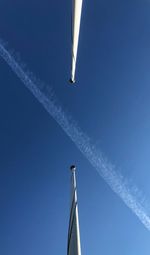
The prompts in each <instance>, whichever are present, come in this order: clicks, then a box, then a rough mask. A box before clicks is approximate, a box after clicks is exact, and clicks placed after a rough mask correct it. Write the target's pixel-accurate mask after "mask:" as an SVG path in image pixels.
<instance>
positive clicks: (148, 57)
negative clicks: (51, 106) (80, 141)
mask: <svg viewBox="0 0 150 255" xmlns="http://www.w3.org/2000/svg"><path fill="white" fill-rule="evenodd" d="M70 10H71V1H65V2H62V3H60V1H56V0H55V1H46V0H44V1H34V0H31V1H30V2H29V1H28V2H27V1H23V0H22V1H21V0H20V1H19V0H18V1H17V0H16V1H13V2H10V1H8V0H5V1H4V0H2V1H1V2H0V38H2V39H4V40H5V41H6V42H8V48H10V49H13V50H14V51H15V54H17V52H18V53H19V55H20V59H21V60H20V61H19V62H21V63H22V61H23V62H25V63H26V65H27V67H26V69H27V70H31V71H32V72H33V73H34V74H35V76H36V77H37V78H39V79H40V80H42V81H44V82H46V83H47V84H48V86H51V87H52V88H53V90H54V92H55V94H56V96H57V98H58V99H59V101H60V102H61V104H62V105H63V107H64V110H65V111H67V112H69V113H70V114H71V115H72V116H73V118H74V119H75V120H76V121H77V122H78V125H79V126H80V127H81V128H82V130H83V131H84V132H85V133H86V134H88V136H89V137H90V138H91V139H92V141H93V142H94V144H95V145H96V147H97V148H98V149H100V150H101V151H102V152H103V153H104V155H105V156H106V157H107V159H108V161H109V162H111V163H112V164H114V165H115V166H116V169H117V170H118V171H119V172H120V173H121V174H123V176H124V177H125V178H127V179H129V180H130V179H131V180H132V182H133V183H134V184H136V185H137V187H138V188H139V190H141V192H142V193H143V195H142V196H144V197H145V198H146V199H147V200H148V202H149V203H150V201H149V196H150V186H149V178H150V173H149V166H150V157H149V151H150V132H149V131H150V120H149V108H150V100H149V94H150V87H149V84H150V76H149V66H150V48H149V45H150V33H149V27H150V17H149V12H150V2H149V1H140V0H139V1H138V0H137V1H132V0H130V1H124V0H122V1H117V0H114V1H113V2H112V1H110V0H108V1H99V2H97V1H95V0H93V1H86V0H85V1H84V3H83V15H82V24H81V35H80V44H79V52H78V63H77V75H76V80H77V85H76V87H71V86H69V84H68V79H69V76H70V52H71V45H70V44H71V42H70V39H71V35H70V27H71V24H70V19H71V18H70ZM18 58H19V57H18ZM0 70H1V71H0V85H1V93H0V116H1V125H0V151H1V153H0V194H1V195H0V198H1V210H0V226H1V228H0V243H1V245H0V253H1V254H3V255H10V254H11V255H20V254H22V255H26V254H28V255H34V254H36V255H40V254H45V255H47V254H62V255H63V254H64V255H65V254H66V247H67V245H66V243H67V227H68V217H69V201H70V200H69V195H70V194H69V192H70V173H69V170H68V169H69V166H70V164H72V163H76V165H77V167H78V172H77V180H78V199H79V216H80V226H81V241H82V253H83V254H87V255H90V254H93V253H94V254H95V255H98V254H104V255H108V254H111V255H118V254H122V255H131V254H136V255H148V254H149V250H150V241H149V238H150V233H149V231H148V230H147V229H146V228H145V227H144V225H143V224H142V223H141V222H140V221H139V219H138V218H137V217H136V216H135V215H134V214H133V213H132V212H131V210H130V209H129V208H127V207H126V206H125V205H124V203H123V202H122V200H121V199H120V198H119V197H118V196H117V195H116V194H115V193H113V192H112V190H111V189H110V188H109V187H108V185H107V184H106V183H105V182H104V181H103V179H101V178H99V176H98V174H97V172H96V171H95V170H94V168H93V167H92V166H91V165H90V164H89V162H88V161H87V159H86V158H84V156H83V155H81V153H80V152H79V151H78V149H77V148H76V147H75V145H74V144H73V143H72V142H71V140H70V139H69V138H68V137H67V136H66V134H65V133H64V132H63V131H62V130H61V128H60V127H59V126H58V124H57V123H56V122H55V121H54V120H53V119H52V118H51V117H50V116H49V114H48V113H47V112H46V111H45V110H44V108H43V107H42V105H41V104H40V103H39V102H38V101H37V100H36V99H35V98H34V97H33V95H32V94H31V93H30V92H29V91H28V90H27V89H26V88H25V86H24V85H23V84H22V82H21V81H20V80H19V79H18V78H17V77H16V75H15V74H14V73H13V72H12V71H11V70H10V68H9V67H8V65H7V64H6V63H5V62H4V61H3V60H2V59H0ZM139 197H140V196H139Z"/></svg>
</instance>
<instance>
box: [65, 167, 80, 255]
mask: <svg viewBox="0 0 150 255" xmlns="http://www.w3.org/2000/svg"><path fill="white" fill-rule="evenodd" d="M70 170H71V188H72V194H71V208H70V220H69V229H68V247H67V255H81V244H80V229H79V217H78V203H77V187H76V174H75V172H76V167H75V166H71V167H70Z"/></svg>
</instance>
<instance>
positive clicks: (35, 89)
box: [0, 42, 150, 230]
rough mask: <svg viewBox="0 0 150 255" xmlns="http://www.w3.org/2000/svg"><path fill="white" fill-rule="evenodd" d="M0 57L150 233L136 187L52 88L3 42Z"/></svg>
mask: <svg viewBox="0 0 150 255" xmlns="http://www.w3.org/2000/svg"><path fill="white" fill-rule="evenodd" d="M0 56H1V57H2V58H3V59H4V60H5V62H6V63H7V64H8V65H9V66H10V67H11V69H12V70H13V71H14V73H15V74H16V75H17V76H18V77H19V78H20V80H21V81H22V82H23V83H24V85H25V86H26V87H27V88H28V89H29V90H30V91H31V92H32V93H33V95H34V96H35V97H36V98H37V99H38V101H39V102H40V103H41V104H42V105H43V106H44V108H45V109H46V110H47V112H48V113H49V114H50V115H51V116H52V117H53V118H54V119H55V120H56V122H57V123H58V124H59V125H60V126H61V128H62V129H63V130H64V131H65V133H66V134H67V135H68V136H69V137H70V139H71V140H72V141H73V142H74V143H75V145H76V146H77V148H78V149H79V150H80V151H81V152H82V153H83V155H84V156H85V157H86V158H87V159H88V160H89V162H90V163H91V164H92V166H93V167H94V168H95V169H96V170H97V172H98V173H99V175H100V176H101V177H102V178H103V179H104V180H105V181H106V183H107V184H108V185H109V186H110V187H111V189H112V190H113V191H114V192H115V193H116V194H117V195H118V196H119V197H120V198H121V199H122V200H123V201H124V203H125V204H126V205H127V206H128V207H129V208H130V209H131V210H132V211H133V212H134V213H135V214H136V215H137V217H138V218H139V220H140V221H141V222H142V223H143V224H144V226H145V227H146V228H147V229H148V230H150V216H149V215H148V212H147V210H146V208H145V206H144V205H143V203H142V202H141V200H139V197H138V192H137V190H136V188H134V192H133V189H132V187H131V188H130V185H129V183H128V182H127V181H126V180H125V179H124V178H123V176H121V175H120V174H119V173H117V172H116V171H115V170H114V167H113V166H112V165H111V164H110V163H108V162H107V160H106V159H104V157H103V156H102V154H101V152H99V151H98V150H97V149H96V148H95V147H94V145H92V143H91V142H90V139H89V138H88V137H87V136H86V135H85V134H84V133H83V132H82V131H81V129H80V128H79V127H78V126H77V125H76V124H75V123H74V121H73V120H72V119H71V118H70V117H68V115H67V114H66V113H65V112H64V111H63V109H62V107H61V105H60V104H59V103H57V102H56V100H54V96H53V94H52V92H51V90H49V89H48V86H43V84H42V83H36V82H35V81H34V79H33V78H30V75H28V73H27V72H25V71H24V70H23V68H22V67H21V66H20V65H19V64H18V63H17V61H16V60H15V58H14V57H13V55H12V54H11V53H10V52H9V51H8V50H7V49H6V47H5V46H4V44H3V43H2V42H0Z"/></svg>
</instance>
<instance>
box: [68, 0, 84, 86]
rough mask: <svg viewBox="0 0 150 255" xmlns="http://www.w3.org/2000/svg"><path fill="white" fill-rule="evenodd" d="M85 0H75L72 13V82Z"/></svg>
mask: <svg viewBox="0 0 150 255" xmlns="http://www.w3.org/2000/svg"><path fill="white" fill-rule="evenodd" d="M82 2H83V0H73V13H72V66H71V78H70V82H71V83H75V71H76V60H77V51H78V42H79V33H80V21H81V12H82Z"/></svg>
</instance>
